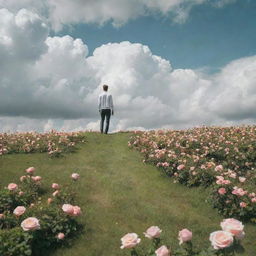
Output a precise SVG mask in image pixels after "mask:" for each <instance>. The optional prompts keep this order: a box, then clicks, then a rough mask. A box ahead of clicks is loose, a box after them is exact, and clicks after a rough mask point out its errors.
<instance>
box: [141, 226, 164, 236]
mask: <svg viewBox="0 0 256 256" xmlns="http://www.w3.org/2000/svg"><path fill="white" fill-rule="evenodd" d="M161 232H162V230H161V229H160V228H159V227H157V226H152V227H150V228H148V229H147V230H146V232H144V233H143V234H144V235H145V237H147V238H149V239H153V238H159V237H160V235H161Z"/></svg>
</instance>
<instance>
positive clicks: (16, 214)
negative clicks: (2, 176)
mask: <svg viewBox="0 0 256 256" xmlns="http://www.w3.org/2000/svg"><path fill="white" fill-rule="evenodd" d="M25 172H26V173H27V175H23V176H21V178H20V183H18V184H16V183H10V184H11V185H10V184H9V185H8V186H7V187H5V188H3V189H1V190H0V255H6V256H7V255H8V256H9V255H11V256H24V255H44V254H45V250H46V249H47V248H54V247H56V246H58V245H61V244H64V243H66V241H67V240H68V239H69V238H70V237H72V236H74V235H75V234H76V233H77V232H78V231H79V230H80V229H81V225H80V224H79V223H78V221H77V218H78V216H79V215H81V214H82V211H81V209H80V207H79V206H73V205H71V203H72V204H73V203H74V202H75V194H74V192H73V191H72V190H74V188H75V187H74V185H75V184H74V182H73V181H72V179H71V178H69V177H68V183H69V184H65V186H61V185H58V184H57V185H58V186H56V184H55V185H54V186H53V187H54V188H57V187H58V189H59V190H58V194H57V195H56V196H55V197H54V198H52V197H48V199H47V194H48V193H51V192H52V188H51V187H52V186H51V185H47V186H46V185H45V184H43V178H42V177H41V176H33V175H34V173H35V168H34V167H30V168H28V169H27V170H25ZM62 187H63V188H62ZM43 198H46V199H43ZM63 205H70V208H71V210H72V214H66V212H64V211H63V209H62V206H63ZM8 237H10V239H8Z"/></svg>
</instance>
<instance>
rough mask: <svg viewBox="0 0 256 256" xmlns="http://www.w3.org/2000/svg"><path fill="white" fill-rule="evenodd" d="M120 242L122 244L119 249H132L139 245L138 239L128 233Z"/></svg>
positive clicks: (134, 234) (136, 236) (133, 234)
mask: <svg viewBox="0 0 256 256" xmlns="http://www.w3.org/2000/svg"><path fill="white" fill-rule="evenodd" d="M121 242H122V245H121V247H120V248H121V249H124V248H133V247H135V246H136V245H137V244H139V243H140V238H139V237H138V235H137V234H136V233H128V234H126V235H125V236H123V237H122V238H121Z"/></svg>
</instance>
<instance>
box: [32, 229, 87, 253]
mask: <svg viewBox="0 0 256 256" xmlns="http://www.w3.org/2000/svg"><path fill="white" fill-rule="evenodd" d="M83 234H85V228H84V225H82V224H78V225H77V232H76V233H75V234H73V235H72V236H69V237H68V238H67V239H66V240H63V241H60V242H59V243H55V244H47V242H45V241H38V242H37V243H34V244H33V245H32V256H46V255H47V256H52V255H54V253H55V251H56V250H58V249H60V248H71V247H72V246H74V242H75V241H76V240H77V239H79V237H80V236H81V235H83ZM41 243H42V244H41ZM42 245H44V246H42Z"/></svg>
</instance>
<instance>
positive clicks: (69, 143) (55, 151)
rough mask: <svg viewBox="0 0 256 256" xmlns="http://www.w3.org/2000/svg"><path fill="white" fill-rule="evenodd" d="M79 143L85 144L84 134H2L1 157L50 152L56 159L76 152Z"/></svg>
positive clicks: (0, 142)
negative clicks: (14, 154) (61, 155)
mask: <svg viewBox="0 0 256 256" xmlns="http://www.w3.org/2000/svg"><path fill="white" fill-rule="evenodd" d="M77 142H85V137H84V133H82V132H70V133H67V132H57V131H51V132H47V133H37V132H27V133H13V134H9V133H1V134H0V155H4V154H13V153H35V152H48V154H49V156H50V157H56V156H60V154H61V153H64V152H72V151H74V150H75V146H76V143H77Z"/></svg>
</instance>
